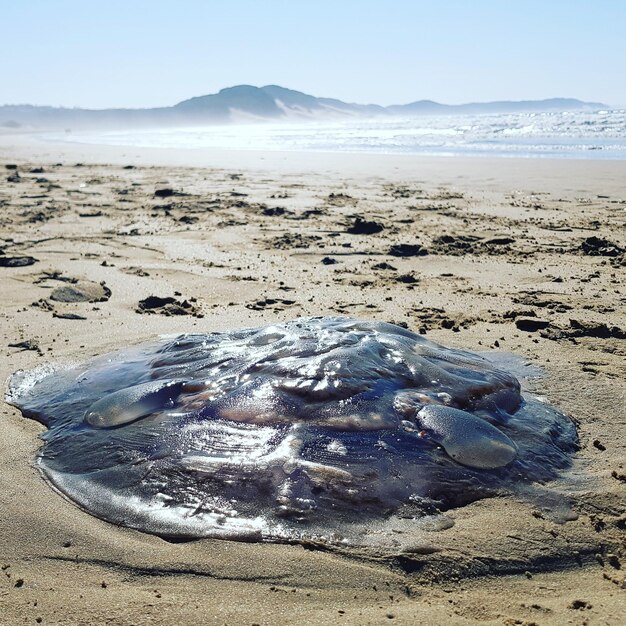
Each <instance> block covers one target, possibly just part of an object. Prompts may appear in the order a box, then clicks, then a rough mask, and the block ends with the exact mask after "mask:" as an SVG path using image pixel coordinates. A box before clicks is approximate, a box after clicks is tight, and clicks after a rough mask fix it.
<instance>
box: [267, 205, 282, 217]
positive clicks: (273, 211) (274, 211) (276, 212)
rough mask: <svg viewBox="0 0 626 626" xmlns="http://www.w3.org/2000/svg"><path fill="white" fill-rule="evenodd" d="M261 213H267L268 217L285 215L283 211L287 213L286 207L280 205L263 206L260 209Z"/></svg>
mask: <svg viewBox="0 0 626 626" xmlns="http://www.w3.org/2000/svg"><path fill="white" fill-rule="evenodd" d="M261 213H262V214H263V215H267V216H268V217H280V216H281V215H285V213H287V209H285V208H283V207H281V206H276V207H271V208H270V207H265V208H264V209H261Z"/></svg>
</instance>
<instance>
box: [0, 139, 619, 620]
mask: <svg viewBox="0 0 626 626" xmlns="http://www.w3.org/2000/svg"><path fill="white" fill-rule="evenodd" d="M0 209H1V213H0V284H1V285H2V288H1V289H2V295H3V297H2V300H1V302H0V320H1V324H0V328H1V337H2V344H1V346H0V378H1V379H2V381H6V380H7V379H8V378H9V377H10V375H11V374H12V373H13V372H15V371H17V370H30V369H33V368H35V367H37V366H39V365H42V364H44V363H46V362H64V363H78V362H80V361H82V360H86V359H88V358H89V357H91V356H94V355H100V354H104V353H106V352H109V351H112V350H117V349H120V348H123V347H125V346H129V345H133V344H136V343H140V342H142V341H145V340H148V339H151V338H155V337H157V336H159V335H162V334H172V333H183V332H191V331H195V332H210V331H220V330H226V329H231V328H237V327H247V326H260V325H263V324H269V323H273V322H281V321H287V320H289V319H293V318H296V317H299V316H310V315H349V316H352V317H357V318H364V319H371V320H382V321H390V322H394V323H401V324H405V325H406V326H407V327H408V328H411V329H413V330H415V331H419V332H421V333H424V334H425V336H426V337H427V338H429V339H431V340H433V341H436V342H439V343H442V344H444V345H447V346H452V347H458V348H463V349H468V350H472V351H499V352H505V353H509V352H511V353H514V354H516V355H518V356H520V357H522V358H524V359H525V360H526V361H527V362H528V363H531V364H532V365H534V366H537V367H539V368H541V370H542V371H543V376H542V377H541V378H533V379H531V380H529V381H527V382H526V385H527V387H528V388H529V389H530V390H531V391H532V392H533V393H535V394H537V395H539V396H542V397H545V398H547V400H548V401H549V402H550V404H552V405H554V406H556V407H558V408H559V409H560V410H561V411H563V412H564V413H567V414H568V415H570V416H572V418H573V419H574V420H575V422H576V424H577V427H578V432H579V438H580V451H579V452H578V454H577V455H576V459H575V462H574V465H573V468H572V469H571V470H570V471H569V472H568V475H567V476H565V477H564V478H563V487H562V489H563V490H565V491H567V492H568V493H569V494H570V497H571V500H572V505H571V506H572V511H571V514H570V515H568V517H569V521H566V522H563V521H562V520H557V519H554V518H553V517H552V516H550V515H549V514H547V513H545V512H544V511H542V505H544V504H545V503H542V502H541V501H532V499H528V500H520V499H518V498H514V497H498V498H491V499H485V500H480V501H477V502H474V503H472V504H469V505H467V506H464V507H462V508H459V509H454V510H452V511H449V512H448V515H449V517H450V518H451V519H452V520H453V521H454V524H453V525H452V526H451V527H450V528H448V529H446V530H441V531H438V532H423V533H422V535H423V536H420V537H419V541H418V542H417V543H416V545H415V549H413V550H407V549H406V548H403V549H402V550H398V551H394V550H393V549H384V550H383V549H380V550H365V549H350V548H342V549H336V548H331V547H321V546H313V545H310V546H302V545H276V544H260V543H241V542H233V541H223V540H209V539H206V540H200V541H195V542H188V543H171V542H167V541H165V540H163V539H160V538H158V537H155V536H151V535H147V534H142V533H140V532H137V531H134V530H130V529H127V528H121V527H117V526H114V525H112V524H109V523H106V522H104V521H101V520H99V519H96V518H95V517H92V516H90V515H89V514H87V513H85V512H83V511H81V510H79V509H78V508H77V507H76V506H75V505H73V504H72V503H71V502H70V501H68V500H66V499H64V498H63V497H61V496H60V495H59V494H57V493H55V492H54V491H53V490H52V489H51V488H50V487H49V486H48V485H47V484H46V483H45V482H44V480H43V479H42V477H41V475H40V474H39V472H38V471H37V469H36V468H35V466H34V459H35V457H36V454H37V450H38V448H39V447H40V444H41V441H40V439H39V437H38V436H39V434H40V433H42V432H43V427H42V426H41V425H40V424H38V423H37V422H34V421H31V420H28V419H25V418H23V417H22V415H21V414H20V412H19V411H18V410H17V409H16V408H14V407H12V406H10V405H8V404H5V403H3V404H2V408H1V411H0V451H1V452H0V465H1V468H0V566H1V571H0V625H2V626H13V625H14V624H30V623H42V624H63V625H67V624H85V625H91V624H94V625H95V624H116V625H118V624H119V625H127V624H128V625H131V624H134V625H143V624H170V623H175V624H181V625H182V624H190V625H192V624H193V625H196V624H215V625H217V624H219V625H223V624H230V625H236V624H248V625H250V626H251V625H253V624H262V625H269V624H292V623H301V624H331V623H333V624H334V623H346V624H383V623H393V624H479V623H480V624H484V625H492V624H493V625H496V624H499V625H500V624H505V625H512V624H525V625H527V626H530V625H531V624H541V625H546V624H576V625H581V626H582V625H583V624H589V625H594V624H598V625H599V624H611V625H612V624H615V625H617V624H620V623H623V616H624V614H625V612H626V601H625V597H626V596H625V594H626V584H625V582H624V567H626V550H625V547H624V541H623V540H624V529H625V528H626V500H625V498H624V483H625V481H626V467H625V456H624V452H625V448H626V443H625V441H624V436H623V433H624V424H625V421H626V408H625V407H626V360H625V357H626V343H625V340H626V315H625V313H624V310H625V305H626V287H625V285H626V282H625V279H626V228H625V227H626V161H617V160H616V161H601V160H595V161H592V160H574V159H572V160H568V159H561V160H551V159H506V158H501V159H494V158H479V157H476V158H457V157H455V158H436V157H415V156H387V155H371V154H370V155H368V154H325V153H298V152H264V153H261V152H253V151H250V152H236V151H225V150H223V151H201V150H197V151H194V150H185V151H183V150H180V151H167V150H159V149H147V148H146V149H135V148H117V147H114V146H108V147H98V146H81V145H78V144H70V143H67V144H53V143H46V142H43V141H41V140H39V139H37V137H33V136H31V135H28V134H17V133H15V134H11V133H8V132H5V133H4V134H1V135H0ZM371 223H375V224H376V225H377V227H376V228H373V229H370V230H376V231H378V232H370V233H369V234H368V233H367V232H362V231H367V230H368V228H355V226H357V225H361V226H362V225H363V224H371ZM378 227H380V228H378ZM349 230H356V231H361V232H356V233H354V232H349ZM400 244H410V245H412V246H418V245H419V246H421V249H422V251H423V254H422V253H420V254H415V255H413V256H398V255H394V254H392V253H391V252H390V251H391V250H393V247H394V246H398V245H400ZM67 284H73V285H79V286H81V287H82V288H83V289H84V290H85V292H88V293H91V294H93V297H90V298H87V299H86V301H83V302H64V301H59V300H54V299H51V297H50V295H51V293H52V292H53V290H55V289H57V288H58V287H60V286H63V285H67ZM149 296H155V297H156V298H153V299H152V302H153V306H151V307H150V308H148V309H146V308H144V309H143V310H142V309H141V308H140V307H139V302H140V301H142V300H145V299H146V298H148V297H149ZM557 488H558V485H557ZM548 508H549V507H548ZM620 615H622V617H621V618H620V617H619V616H620Z"/></svg>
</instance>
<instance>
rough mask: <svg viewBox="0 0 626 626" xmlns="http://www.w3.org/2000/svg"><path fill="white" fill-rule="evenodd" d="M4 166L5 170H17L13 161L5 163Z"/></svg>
mask: <svg viewBox="0 0 626 626" xmlns="http://www.w3.org/2000/svg"><path fill="white" fill-rule="evenodd" d="M4 167H5V169H7V170H13V171H15V170H17V165H16V164H15V163H7V164H6V165H5V166H4Z"/></svg>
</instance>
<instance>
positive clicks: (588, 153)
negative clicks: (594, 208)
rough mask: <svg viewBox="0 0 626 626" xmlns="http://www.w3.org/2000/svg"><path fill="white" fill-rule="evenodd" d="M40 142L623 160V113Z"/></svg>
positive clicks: (205, 129)
mask: <svg viewBox="0 0 626 626" xmlns="http://www.w3.org/2000/svg"><path fill="white" fill-rule="evenodd" d="M46 139H47V140H51V141H63V142H71V143H84V144H98V145H103V144H104V145H120V146H133V147H151V148H170V149H232V150H275V151H315V152H373V153H383V154H384V153H388V154H421V155H441V156H454V155H465V156H502V157H557V158H586V159H589V158H591V159H626V110H625V109H617V110H603V111H563V112H559V111H557V112H554V111H552V112H545V113H500V114H493V115H488V114H481V115H467V114H465V115H441V116H434V115H428V116H421V117H412V118H387V119H380V118H378V119H368V120H363V119H359V120H349V121H344V120H342V121H335V120H333V121H323V122H309V121H295V122H294V121H292V122H288V123H287V122H281V123H245V124H232V125H227V126H202V127H198V126H196V127H184V128H165V129H163V128H160V129H153V130H124V131H91V132H82V133H75V134H72V133H55V134H48V135H46Z"/></svg>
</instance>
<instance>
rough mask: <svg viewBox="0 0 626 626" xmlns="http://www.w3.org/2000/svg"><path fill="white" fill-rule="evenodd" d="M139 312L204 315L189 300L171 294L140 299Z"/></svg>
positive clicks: (168, 314) (137, 310)
mask: <svg viewBox="0 0 626 626" xmlns="http://www.w3.org/2000/svg"><path fill="white" fill-rule="evenodd" d="M136 312H137V313H153V314H160V315H167V316H170V315H193V316H194V317H203V315H202V312H201V311H200V310H199V309H198V308H197V307H196V306H194V305H193V304H192V303H191V302H189V301H187V300H183V301H182V302H181V301H180V300H176V298H173V297H171V296H168V297H165V298H161V297H160V296H148V297H147V298H146V299H145V300H140V301H139V304H138V305H137V309H136Z"/></svg>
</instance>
